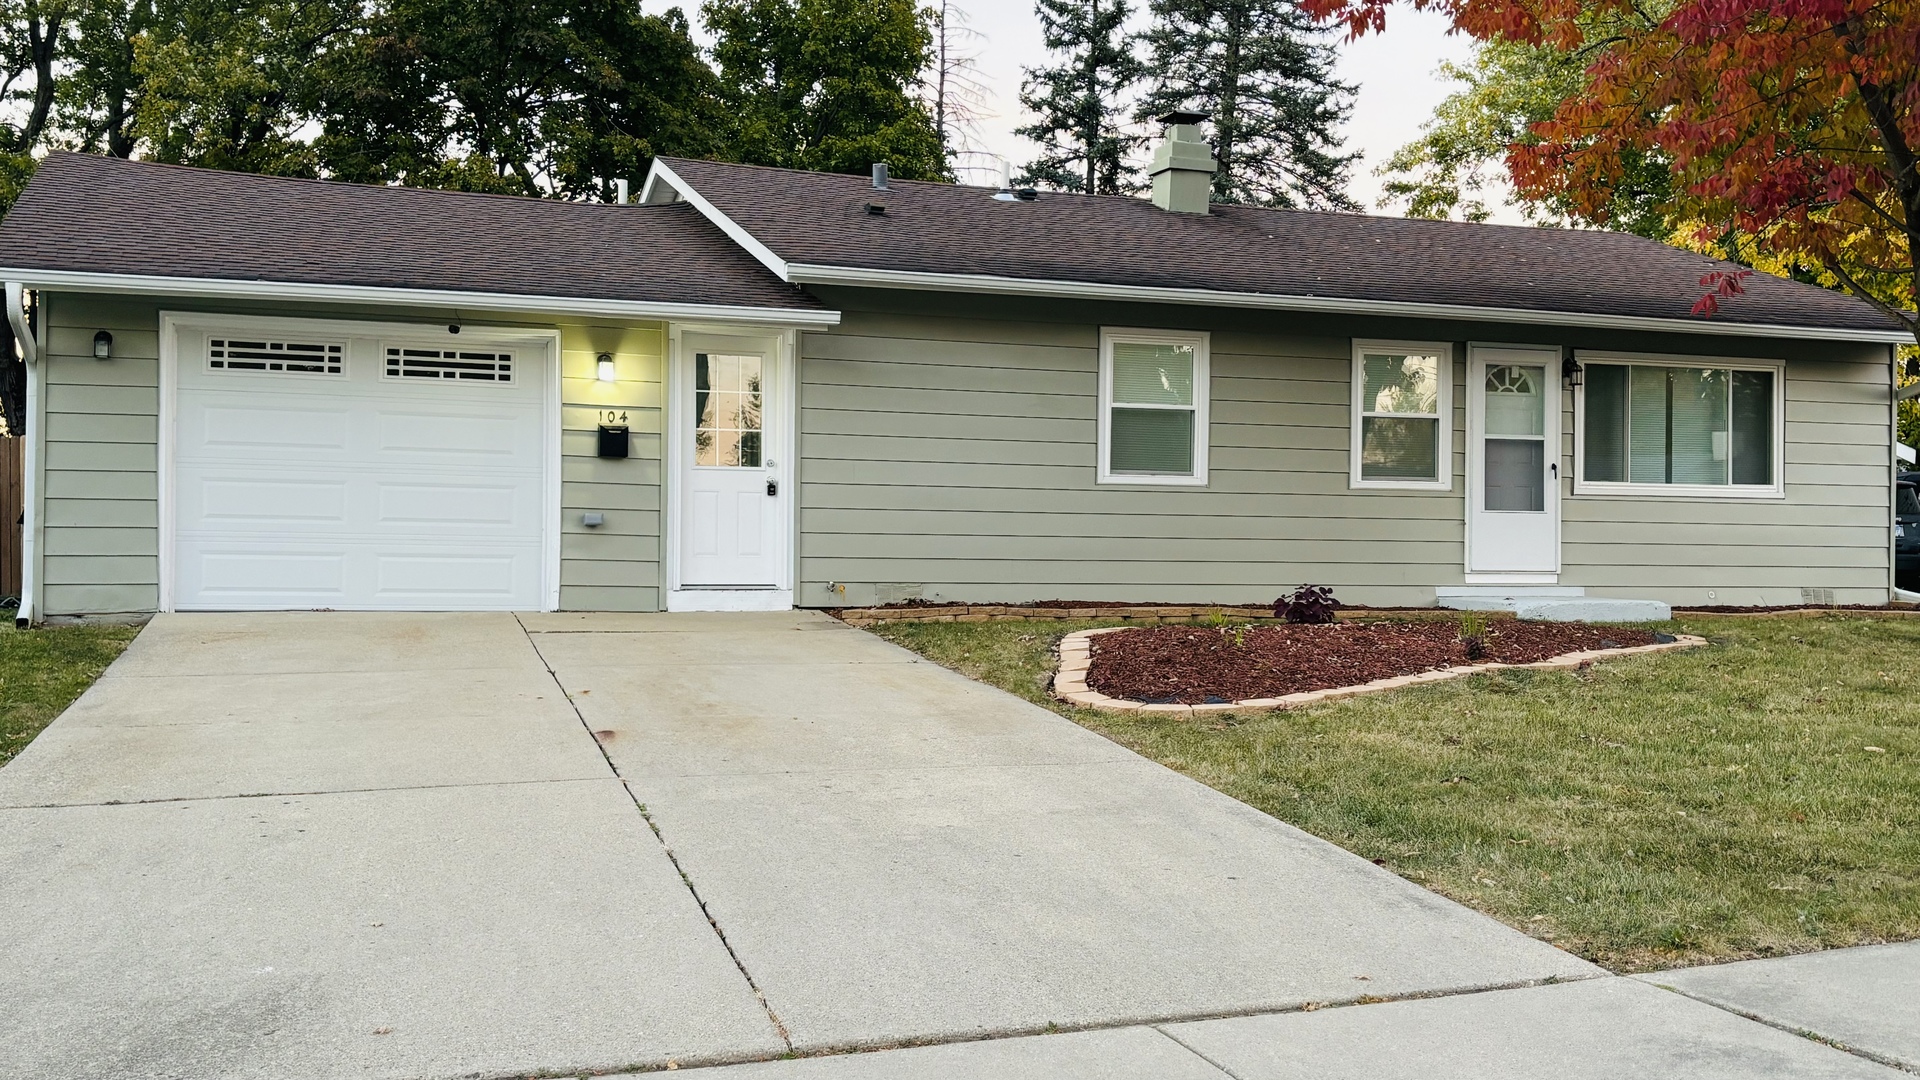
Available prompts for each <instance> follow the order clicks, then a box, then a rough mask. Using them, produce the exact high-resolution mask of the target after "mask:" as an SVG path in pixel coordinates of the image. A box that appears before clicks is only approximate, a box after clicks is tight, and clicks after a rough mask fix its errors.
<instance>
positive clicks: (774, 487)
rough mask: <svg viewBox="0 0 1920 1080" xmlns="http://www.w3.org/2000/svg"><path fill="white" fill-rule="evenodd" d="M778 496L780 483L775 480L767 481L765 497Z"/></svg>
mask: <svg viewBox="0 0 1920 1080" xmlns="http://www.w3.org/2000/svg"><path fill="white" fill-rule="evenodd" d="M778 494H780V482H779V481H777V480H769V481H767V497H768V498H772V497H773V496H775V495H778Z"/></svg>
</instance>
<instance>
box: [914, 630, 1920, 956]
mask: <svg viewBox="0 0 1920 1080" xmlns="http://www.w3.org/2000/svg"><path fill="white" fill-rule="evenodd" d="M1100 625H1114V624H1113V623H1112V622H1104V623H1103V622H1096V621H1087V622H1074V623H1065V622H1050V623H1041V622H997V623H996V622H987V623H928V624H898V625H885V626H881V627H879V628H877V630H876V632H878V633H880V634H881V635H882V636H884V637H886V638H888V639H889V640H892V641H895V642H897V643H899V644H901V645H904V646H906V647H907V648H910V649H913V650H915V651H917V652H919V653H921V654H922V655H925V656H927V657H928V658H929V659H932V660H934V661H937V662H939V663H942V664H945V665H947V666H949V667H952V668H955V669H957V670H959V671H961V672H963V673H965V674H967V675H969V676H972V677H973V678H976V679H980V680H982V681H984V682H988V683H991V684H993V685H995V686H999V687H1001V688H1002V689H1005V690H1009V691H1012V692H1013V693H1015V694H1018V695H1020V696H1022V697H1025V698H1027V699H1028V700H1030V701H1034V702H1037V703H1039V704H1042V705H1045V706H1047V707H1049V708H1052V709H1054V710H1056V711H1058V712H1060V713H1062V714H1064V715H1066V716H1068V717H1071V718H1072V719H1073V720H1075V721H1077V722H1079V723H1080V724H1082V725H1084V726H1086V727H1089V728H1092V729H1093V730H1095V731H1098V732H1100V733H1102V734H1104V735H1106V736H1108V737H1109V738H1112V739H1114V740H1115V741H1117V742H1119V743H1121V744H1123V745H1125V746H1127V747H1129V748H1131V749H1133V750H1135V751H1137V752H1138V753H1141V754H1143V755H1145V756H1147V757H1150V758H1153V759H1154V760H1156V761H1159V762H1161V763H1163V764H1165V765H1168V766H1170V767H1172V768H1174V769H1178V770H1179V771H1181V772H1183V773H1186V774H1187V775H1188V776H1191V777H1193V778H1194V779H1196V780H1199V781H1201V782H1202V783H1205V784H1207V785H1209V786H1211V787H1213V788H1216V789H1218V790H1220V791H1222V792H1225V793H1226V794H1228V795H1231V796H1233V797H1235V798H1237V799H1240V800H1242V801H1244V802H1246V803H1249V804H1251V805H1253V806H1255V807H1258V808H1259V809H1261V810H1263V811H1265V812H1267V813H1269V814H1272V815H1273V816H1275V817H1278V818H1281V819H1283V820H1285V821H1288V822H1291V823H1293V824H1295V825H1298V826H1299V827H1301V828H1303V829H1306V830H1307V831H1309V832H1312V833H1314V834H1316V835H1318V836H1321V837H1324V838H1326V839H1328V840H1331V841H1333V842H1334V843H1336V844H1339V845H1340V846H1342V847H1344V848H1347V849H1348V850H1351V851H1354V852H1356V853H1358V854H1360V855H1362V856H1364V857H1366V858H1368V859H1372V860H1374V861H1375V862H1378V863H1380V864H1381V865H1383V866H1386V867H1388V868H1390V869H1392V870H1393V871H1394V872H1396V873H1398V874H1401V875H1403V876H1404V877H1406V878H1408V879H1410V880H1412V881H1415V882H1418V883H1420V884H1421V885H1424V886H1426V887H1428V888H1430V889H1433V890H1435V891H1437V892H1439V893H1441V894H1443V895H1446V896H1449V897H1452V898H1453V899H1455V900H1458V901H1460V902H1461V903H1464V904H1467V905H1470V906H1472V907H1475V908H1478V909H1479V910H1481V911H1484V912H1486V913H1487V914H1489V915H1492V916H1494V917H1495V918H1498V919H1501V920H1502V921H1504V922H1506V923H1508V924H1510V925H1512V926H1515V927H1518V928H1521V929H1523V930H1525V931H1526V932H1527V933H1529V934H1532V935H1534V936H1536V937H1539V938H1543V939H1546V940H1550V941H1552V942H1554V943H1555V944H1557V945H1559V946H1561V947H1563V948H1566V949H1568V950H1570V951H1572V952H1574V953H1577V954H1579V955H1581V956H1584V957H1586V958H1588V959H1590V960H1592V961H1594V962H1596V963H1598V964H1601V965H1602V966H1604V967H1608V968H1611V969H1613V970H1615V971H1646V970H1653V969H1657V968H1662V967H1672V966H1679V965H1685V964H1694V963H1704V962H1710V961H1721V960H1730V959H1739V958H1746V957H1756V956H1771V955H1780V954H1786V953H1795V952H1804V951H1808V950H1813V949H1820V948H1828V947H1833V946H1842V945H1856V944H1865V943H1870V942H1879V941H1889V940H1901V939H1907V938H1915V937H1920V664H1916V660H1920V619H1908V618H1891V617H1888V618H1874V617H1870V616H1857V615H1845V614H1833V615H1823V616H1816V617H1805V618H1797V617H1796V618H1757V617H1750V616H1748V617H1740V616H1735V617H1700V618H1692V619H1688V620H1685V621H1683V622H1678V623H1675V624H1671V625H1670V626H1669V627H1667V628H1668V629H1673V628H1678V629H1679V630H1682V631H1685V632H1688V633H1696V634H1702V635H1704V636H1706V637H1708V638H1710V639H1711V640H1712V641H1713V643H1714V644H1713V647H1711V648H1705V649H1691V650H1686V651H1682V652H1678V653H1668V654H1660V655H1649V656H1641V657H1625V658H1621V659H1619V660H1612V661H1606V662H1603V663H1600V664H1597V665H1595V666H1593V667H1591V668H1588V669H1585V670H1582V671H1578V672H1571V673H1564V672H1536V671H1525V670H1516V671H1504V672H1498V673H1490V674H1484V675H1476V676H1471V677H1469V678H1466V679H1458V680H1454V681H1451V682H1445V683H1438V684H1434V685H1430V686H1424V687H1414V688H1410V689H1407V690H1401V691H1395V692H1391V693H1385V694H1374V695H1369V696H1364V697H1360V698H1354V699H1350V700H1347V701H1343V702H1338V703H1333V704H1328V705H1322V706H1317V707H1314V708H1310V709H1305V710H1300V711H1296V712H1267V713H1256V712H1249V713H1240V714H1229V715H1225V716H1219V715H1216V716H1208V717H1202V718H1196V719H1181V718H1173V717H1151V716H1142V715H1139V714H1123V713H1101V712H1095V711H1093V710H1088V709H1076V708H1071V707H1068V706H1066V705H1064V704H1063V703H1061V702H1059V701H1056V700H1054V699H1053V698H1052V697H1051V695H1049V694H1048V692H1047V688H1046V687H1047V677H1048V676H1049V675H1050V674H1051V672H1052V669H1053V665H1054V656H1053V646H1054V644H1055V642H1057V641H1058V640H1059V638H1060V636H1061V635H1062V634H1065V633H1068V632H1071V631H1074V630H1081V629H1086V628H1087V627H1090V626H1100ZM1875 748H1877V749H1875Z"/></svg>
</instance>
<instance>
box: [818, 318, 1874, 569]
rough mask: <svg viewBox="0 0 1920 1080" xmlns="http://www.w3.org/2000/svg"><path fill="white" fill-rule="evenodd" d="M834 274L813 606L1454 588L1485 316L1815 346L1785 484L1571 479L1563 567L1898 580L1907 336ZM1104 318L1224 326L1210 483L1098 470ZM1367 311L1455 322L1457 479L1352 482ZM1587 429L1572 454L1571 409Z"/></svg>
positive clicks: (1785, 350)
mask: <svg viewBox="0 0 1920 1080" xmlns="http://www.w3.org/2000/svg"><path fill="white" fill-rule="evenodd" d="M819 292H820V293H821V295H822V297H823V299H825V300H826V301H827V303H829V304H830V305H832V306H834V307H836V308H839V309H841V310H842V311H843V312H844V313H845V318H844V321H843V323H842V324H841V325H840V326H839V327H836V328H835V329H833V330H831V331H822V332H809V333H806V334H804V335H803V336H802V344H801V357H802V360H801V402H800V404H801V420H800V449H801V469H802V472H801V495H800V499H801V501H800V580H801V590H800V596H799V602H800V603H802V604H803V605H808V606H822V605H841V604H864V603H871V602H876V601H881V602H884V601H887V600H896V599H904V598H908V597H914V596H921V597H926V598H929V599H934V598H938V599H947V600H973V601H1024V600H1047V599H1085V600H1132V601H1149V600H1167V601H1192V602H1230V601H1232V602H1261V601H1270V600H1272V599H1273V598H1274V597H1275V596H1277V595H1279V594H1280V593H1281V592H1282V591H1285V590H1288V589H1291V588H1293V587H1294V586H1297V585H1299V584H1302V583H1313V584H1323V585H1332V586H1334V588H1335V589H1336V590H1337V592H1338V593H1339V595H1340V596H1341V597H1342V598H1344V599H1347V600H1349V601H1353V602H1360V603H1368V604H1380V605H1385V604H1430V603H1432V602H1433V600H1434V589H1435V587H1436V586H1446V585H1459V584H1462V583H1463V582H1464V580H1465V574H1464V561H1465V548H1464V542H1465V540H1464V538H1465V491H1466V484H1465V476H1464V471H1465V431H1464V424H1465V395H1464V387H1463V386H1461V385H1460V380H1461V379H1463V378H1464V374H1465V365H1466V343H1467V342H1468V341H1469V340H1471V341H1477V342H1487V343H1492V342H1501V341H1507V342H1515V343H1523V344H1546V345H1558V344H1570V345H1574V346H1577V347H1582V348H1614V349H1623V350H1632V351H1639V352H1692V353H1698V354H1701V355H1708V356H1711V355H1716V354H1717V355H1727V354H1738V355H1742V356H1782V357H1790V358H1791V361H1792V362H1791V365H1790V367H1789V372H1788V381H1787V397H1788V407H1787V424H1788V428H1787V438H1788V449H1787V482H1788V497H1787V498H1786V499H1785V500H1771V501H1764V502H1759V501H1731V500H1718V499H1688V500H1677V499H1669V498H1657V497H1647V498H1633V499H1598V498H1588V497H1575V496H1572V495H1571V488H1572V484H1571V480H1570V479H1568V480H1567V481H1565V482H1564V483H1563V486H1564V487H1565V488H1566V489H1567V490H1566V495H1565V499H1564V502H1563V508H1564V509H1563V514H1564V520H1565V526H1564V558H1565V563H1566V565H1565V570H1564V573H1563V575H1562V578H1561V580H1562V582H1563V583H1564V584H1572V585H1582V586H1586V587H1587V588H1588V589H1589V590H1590V591H1591V592H1592V593H1594V594H1596V595H1623V596H1652V597H1660V598H1669V599H1675V600H1683V601H1689V602H1704V601H1705V600H1706V593H1707V592H1708V591H1709V590H1713V591H1715V592H1717V593H1718V599H1717V602H1720V603H1742V604H1757V603H1799V602H1800V601H1801V599H1802V596H1801V592H1800V590H1802V589H1815V590H1818V589H1831V590H1834V596H1835V599H1837V600H1840V601H1842V602H1848V601H1879V600H1884V599H1885V598H1886V595H1887V580H1888V558H1889V555H1888V551H1889V532H1888V525H1889V495H1888V491H1889V468H1890V465H1889V460H1890V443H1889V439H1890V434H1889V428H1888V418H1889V411H1888V401H1887V383H1886V379H1887V368H1886V364H1887V359H1886V350H1885V349H1884V347H1857V346H1849V345H1823V346H1809V345H1804V344H1796V343H1781V342H1755V341H1752V340H1740V339H1734V340H1733V341H1731V342H1728V341H1724V340H1716V339H1711V338H1705V337H1695V336H1680V335H1669V336H1655V335H1635V334H1602V333H1589V332H1561V333H1553V332H1543V331H1542V330H1541V328H1538V327H1505V328H1503V327H1496V326H1488V325H1486V324H1462V323H1439V322H1428V321H1415V320H1387V319H1360V318H1333V317H1321V316H1304V315H1290V314H1278V313H1251V312H1235V311H1228V310H1213V309H1196V308H1175V307H1152V306H1144V305H1125V306H1123V305H1102V304H1093V303H1067V302H1036V301H1026V300H1018V299H1005V298H1002V299H987V298H976V297H962V296H951V295H941V294H931V293H885V292H878V291H868V290H842V289H834V290H827V289H822V290H819ZM1103 325H1105V326H1116V327H1132V328H1168V329H1192V330H1206V331H1209V332H1210V333H1211V335H1212V338H1211V340H1212V423H1211V442H1210V448H1211V449H1210V458H1211V460H1210V469H1209V482H1208V484H1207V485H1206V486H1205V487H1201V488H1189V487H1126V486H1119V485H1100V484H1097V483H1095V459H1096V454H1097V446H1096V425H1097V405H1098V395H1097V379H1098V340H1099V331H1100V328H1101V326H1103ZM1356 337H1362V338H1404V339H1412V340H1450V341H1454V342H1456V345H1455V349H1454V354H1455V355H1454V360H1455V367H1454V374H1453V378H1454V382H1455V386H1454V395H1453V406H1454V419H1453V423H1454V438H1453V452H1454V453H1453V472H1454V484H1453V490H1451V491H1438V492H1430V491H1415V490H1400V489H1395V490H1358V491H1356V490H1352V489H1351V488H1350V487H1349V484H1348V475H1349V472H1348V446H1349V439H1350V426H1349V425H1350V415H1349V410H1350V406H1349V402H1350V401H1351V394H1352V388H1351V383H1350V381H1349V372H1350V370H1351V364H1352V360H1351V342H1352V339H1353V338H1356ZM1876 380H1877V381H1876ZM1565 396H1566V398H1567V399H1568V405H1567V406H1566V407H1567V408H1568V409H1569V410H1570V408H1571V405H1570V397H1571V395H1570V394H1568V395H1565ZM1567 430H1568V432H1569V433H1570V432H1571V430H1572V428H1571V416H1570V415H1569V416H1568V427H1567ZM1564 449H1565V451H1566V453H1565V457H1564V460H1563V464H1562V466H1561V474H1562V476H1563V477H1569V478H1570V476H1571V469H1572V458H1571V452H1572V436H1571V434H1568V435H1567V436H1566V440H1565V447H1564ZM1729 597H1737V598H1729Z"/></svg>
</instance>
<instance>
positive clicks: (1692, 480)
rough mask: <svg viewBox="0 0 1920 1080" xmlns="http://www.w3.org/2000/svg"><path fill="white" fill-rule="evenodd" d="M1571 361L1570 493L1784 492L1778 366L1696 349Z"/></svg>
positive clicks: (1751, 494)
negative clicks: (1575, 429) (1574, 386)
mask: <svg viewBox="0 0 1920 1080" xmlns="http://www.w3.org/2000/svg"><path fill="white" fill-rule="evenodd" d="M1579 360H1580V363H1581V368H1582V376H1583V378H1582V380H1581V381H1582V385H1581V387H1580V394H1579V421H1580V431H1579V439H1578V442H1577V444H1576V445H1577V446H1578V449H1579V454H1580V460H1579V472H1578V473H1577V475H1578V477H1579V483H1578V484H1577V485H1576V486H1575V489H1574V490H1575V493H1576V494H1609V493H1614V494H1636V495H1696V496H1720V497H1747V498H1767V497H1775V496H1779V495H1780V494H1782V493H1783V492H1784V490H1785V489H1784V488H1783V487H1782V484H1781V475H1780V474H1781V463H1780V442H1781V440H1780V415H1781V405H1782V401H1781V391H1782V386H1783V383H1784V381H1785V380H1784V378H1783V372H1782V371H1781V369H1780V366H1779V365H1777V364H1765V363H1760V364H1754V363H1747V362H1729V361H1718V360H1708V359H1704V358H1695V357H1628V356H1607V355H1582V356H1581V357H1579Z"/></svg>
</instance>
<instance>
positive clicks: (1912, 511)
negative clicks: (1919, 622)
mask: <svg viewBox="0 0 1920 1080" xmlns="http://www.w3.org/2000/svg"><path fill="white" fill-rule="evenodd" d="M1893 520H1894V527H1893V583H1894V584H1895V585H1898V586H1899V587H1900V588H1902V589H1906V590H1908V591H1909V592H1920V473H1902V474H1901V476H1900V482H1899V483H1898V484H1896V485H1894V491H1893Z"/></svg>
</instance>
